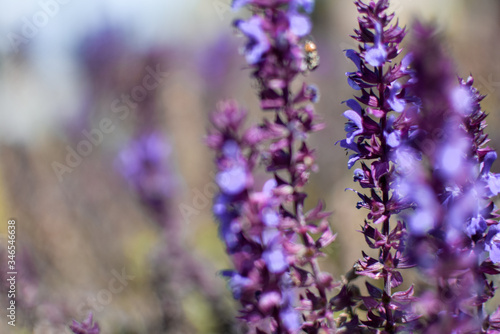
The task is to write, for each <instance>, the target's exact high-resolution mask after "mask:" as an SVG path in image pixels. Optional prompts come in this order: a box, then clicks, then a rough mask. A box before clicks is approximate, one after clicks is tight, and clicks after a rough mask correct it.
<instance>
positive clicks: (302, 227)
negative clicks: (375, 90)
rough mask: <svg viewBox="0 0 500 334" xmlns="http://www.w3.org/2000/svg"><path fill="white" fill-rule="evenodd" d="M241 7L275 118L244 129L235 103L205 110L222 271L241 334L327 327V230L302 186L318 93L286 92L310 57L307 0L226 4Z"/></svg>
mask: <svg viewBox="0 0 500 334" xmlns="http://www.w3.org/2000/svg"><path fill="white" fill-rule="evenodd" d="M244 5H246V6H247V7H248V8H249V9H250V10H251V12H252V16H251V17H250V18H249V19H248V20H237V21H236V22H235V26H236V27H237V28H238V29H239V30H240V31H241V32H242V33H243V34H244V35H245V36H246V37H247V39H248V42H247V44H246V47H245V55H246V60H247V62H248V64H249V65H250V66H251V69H252V77H253V78H254V79H255V80H256V81H257V83H258V90H259V91H258V93H259V97H260V101H261V108H262V109H263V110H266V111H271V112H273V114H272V115H273V116H274V117H273V118H274V119H273V120H272V121H270V120H268V119H264V120H263V122H262V123H261V124H259V125H256V126H251V127H249V128H248V129H247V130H246V131H245V132H244V133H243V129H242V124H243V120H244V115H245V113H244V112H243V111H242V110H240V109H238V107H237V106H236V104H235V103H234V102H226V103H222V104H221V105H220V107H219V110H218V111H217V112H216V113H215V114H214V116H213V124H214V125H215V128H216V130H215V131H214V132H213V133H211V134H210V135H209V137H208V138H207V142H208V144H209V146H210V147H211V148H213V149H214V150H215V151H216V152H217V160H216V161H217V169H218V174H217V177H216V181H217V184H218V185H219V187H220V190H221V193H220V195H219V197H218V198H217V200H216V202H215V205H214V213H215V215H216V217H217V218H218V220H219V222H220V231H221V237H222V238H223V240H224V241H225V244H226V247H227V251H228V253H229V254H230V255H231V257H232V260H233V263H234V265H235V270H234V271H228V272H225V274H226V275H227V276H229V277H230V280H229V285H230V287H231V288H232V290H233V294H234V297H235V298H237V299H239V300H240V302H241V304H242V309H241V310H240V312H241V317H242V318H243V319H244V320H246V323H247V324H248V327H249V332H251V333H297V332H298V331H299V330H300V329H302V330H304V331H305V332H307V333H322V332H323V333H329V332H331V331H332V330H333V312H332V310H331V309H330V307H329V304H328V300H327V292H328V291H329V290H331V289H332V288H333V287H334V283H333V279H332V277H331V275H329V274H328V273H325V272H321V270H320V268H319V265H318V262H317V258H318V257H320V256H323V255H324V254H323V253H322V252H321V249H322V248H324V247H327V246H328V245H329V244H330V243H331V242H333V241H334V239H335V235H334V234H333V233H332V231H331V230H330V227H329V224H328V222H327V221H326V220H325V219H326V217H327V216H328V215H329V213H326V212H324V211H323V205H322V204H321V203H320V204H318V205H317V206H316V207H315V208H314V209H313V210H311V211H309V212H304V209H303V207H304V201H305V198H306V197H307V195H306V193H305V192H304V191H303V187H304V186H305V184H306V183H307V182H308V180H309V176H310V173H311V172H313V171H316V170H317V166H316V164H315V162H314V161H315V157H314V150H312V149H310V148H309V146H308V144H307V139H308V137H309V134H310V133H312V132H315V131H318V130H320V129H322V128H323V125H322V124H321V123H318V121H317V116H316V115H315V113H314V108H313V106H312V104H311V103H314V102H316V101H317V100H318V92H317V89H316V88H315V87H314V86H312V85H308V84H306V83H303V84H302V85H301V86H300V87H301V88H300V89H298V90H297V91H295V92H294V91H293V90H292V82H293V81H294V79H296V77H297V76H298V75H299V74H302V73H306V72H308V71H309V70H312V69H313V68H314V67H315V66H313V64H312V63H311V62H312V60H314V61H316V62H317V58H315V59H312V58H314V57H313V55H314V54H309V55H308V54H307V52H306V51H305V50H304V45H305V43H306V42H307V40H306V36H307V35H308V34H309V33H310V30H311V23H310V20H309V18H308V16H307V14H308V13H310V12H311V11H312V9H313V5H314V1H303V0H302V1H298V0H295V1H294V0H276V1H257V0H254V1H235V2H234V4H233V7H234V8H236V9H238V8H240V7H242V6H244ZM309 43H312V42H310V41H309ZM312 48H313V46H312V44H311V45H310V46H309V49H310V51H311V52H313V51H315V50H311V49H312ZM314 56H316V55H314ZM258 164H262V165H264V166H266V171H267V172H268V173H270V174H271V177H270V179H268V180H267V181H266V182H262V183H264V185H263V190H262V191H255V190H254V189H255V184H257V183H258V181H259V180H258V179H256V177H255V175H254V174H255V173H252V172H254V169H255V167H256V166H257V165H258ZM318 234H320V235H321V237H320V238H317V237H316V238H313V235H318Z"/></svg>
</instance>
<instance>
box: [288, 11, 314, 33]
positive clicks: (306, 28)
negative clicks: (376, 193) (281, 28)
mask: <svg viewBox="0 0 500 334" xmlns="http://www.w3.org/2000/svg"><path fill="white" fill-rule="evenodd" d="M290 30H291V31H292V32H293V33H294V34H295V35H297V36H299V37H302V36H305V35H307V34H309V33H310V32H311V22H309V19H308V17H307V16H305V15H300V14H292V15H290Z"/></svg>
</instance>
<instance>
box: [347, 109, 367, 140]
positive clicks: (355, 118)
mask: <svg viewBox="0 0 500 334" xmlns="http://www.w3.org/2000/svg"><path fill="white" fill-rule="evenodd" d="M344 117H345V118H347V119H348V120H349V121H348V122H347V123H346V125H345V132H346V133H347V140H346V143H347V144H351V143H352V142H353V141H354V138H355V137H356V136H358V135H360V134H362V133H363V121H362V119H361V115H360V114H359V113H357V112H356V111H354V110H347V111H345V112H344Z"/></svg>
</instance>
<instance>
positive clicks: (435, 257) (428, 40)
mask: <svg viewBox="0 0 500 334" xmlns="http://www.w3.org/2000/svg"><path fill="white" fill-rule="evenodd" d="M414 30H415V32H416V33H417V38H416V41H415V42H414V47H413V52H412V54H413V61H412V67H413V69H414V79H415V80H414V82H413V84H412V85H411V88H410V90H411V91H412V92H414V93H415V95H417V96H419V98H420V101H421V105H420V106H419V113H415V114H413V115H412V117H411V118H412V120H411V122H413V123H414V124H415V125H416V126H417V128H418V131H416V133H415V135H414V136H412V138H409V139H407V140H406V141H405V142H404V145H402V146H401V148H400V149H401V150H402V151H404V152H405V154H404V155H401V154H400V152H399V151H398V152H396V156H397V163H399V164H400V165H407V166H409V165H411V168H408V169H401V175H400V179H399V181H398V183H399V190H400V192H401V194H402V195H403V196H405V200H407V201H409V202H412V204H413V205H414V206H415V211H414V212H407V213H405V215H406V216H407V220H408V231H409V233H410V239H409V247H408V249H409V250H410V255H411V257H412V259H413V260H414V261H415V263H416V264H417V266H418V267H419V269H420V270H422V272H423V273H424V274H426V277H427V279H428V280H429V289H428V290H427V291H426V293H424V294H423V295H422V296H421V298H420V299H419V301H418V302H417V303H416V304H415V305H414V307H415V308H417V309H420V310H421V311H423V312H421V313H420V316H421V318H420V319H419V322H420V324H421V326H422V328H423V332H424V333H436V332H443V333H444V332H449V333H487V332H488V333H489V332H490V331H489V328H494V327H490V324H489V320H488V319H489V317H488V316H487V315H486V314H485V309H484V303H485V302H486V301H487V300H488V299H490V298H491V297H492V296H493V293H494V288H493V283H492V282H491V281H489V279H488V278H487V276H486V274H498V273H499V272H500V271H498V269H499V268H498V266H497V265H496V264H495V262H496V261H498V260H500V258H498V257H496V254H497V249H496V240H494V239H495V238H496V235H497V230H496V229H497V228H496V225H497V224H498V222H497V219H498V214H497V212H496V211H497V209H496V207H495V206H494V204H493V202H492V200H491V197H492V196H494V195H496V194H498V191H496V189H495V187H494V186H493V189H495V190H493V191H491V188H490V187H489V182H488V181H489V178H492V179H494V180H496V178H497V176H496V175H494V174H492V173H490V172H489V168H490V167H491V164H492V163H493V161H494V160H495V158H496V153H495V152H494V151H493V150H492V149H491V148H489V147H487V146H485V145H486V143H487V142H488V140H487V135H485V134H484V132H483V130H484V128H485V126H486V125H485V123H484V118H485V117H486V114H485V113H484V112H483V111H481V108H480V104H479V103H480V101H481V100H482V99H483V98H484V97H483V96H481V95H480V94H479V93H478V92H477V90H475V88H473V86H472V84H473V79H472V77H469V78H468V79H467V80H460V81H459V83H457V82H455V77H454V74H453V67H452V64H451V61H450V60H449V59H448V58H447V57H446V56H445V54H444V51H443V48H442V46H441V44H440V41H439V40H438V39H437V38H435V37H434V31H433V30H432V29H429V28H427V27H423V26H421V25H417V26H416V27H415V29H414ZM408 152H409V154H406V153H408ZM493 183H495V181H493ZM489 226H490V227H489ZM488 227H489V228H488ZM485 252H489V255H490V256H489V258H487V256H485V255H483V254H484V253H485ZM491 326H493V325H491Z"/></svg>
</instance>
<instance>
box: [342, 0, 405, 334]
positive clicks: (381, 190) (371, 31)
mask: <svg viewBox="0 0 500 334" xmlns="http://www.w3.org/2000/svg"><path fill="white" fill-rule="evenodd" d="M355 4H356V6H357V9H358V12H359V14H360V17H359V19H358V21H359V29H357V30H355V35H354V36H352V37H353V38H354V39H355V40H356V41H358V42H359V43H360V45H359V50H358V51H356V50H346V56H347V57H348V58H349V59H350V60H351V61H352V62H353V63H354V65H355V66H356V71H355V72H349V73H346V75H347V77H348V83H349V85H350V86H351V87H352V88H353V89H355V90H357V91H360V96H355V99H350V100H348V101H345V103H346V105H347V106H348V107H349V108H350V109H349V110H347V111H346V112H344V117H346V118H347V119H348V122H347V123H346V126H345V131H346V139H343V140H341V141H340V145H341V146H342V147H343V148H345V149H347V150H351V151H353V152H354V154H352V155H351V156H350V157H349V161H348V167H349V168H352V167H353V166H354V165H355V163H356V162H357V161H361V168H358V169H356V170H355V171H354V181H355V182H358V183H359V184H360V186H361V187H362V188H365V189H369V190H370V191H369V193H368V194H363V193H358V195H359V197H360V198H361V201H360V202H358V205H357V207H358V208H365V209H368V210H369V213H368V216H367V220H365V224H364V226H363V228H362V233H363V234H364V235H365V239H366V242H367V244H368V246H369V247H370V248H372V249H378V250H379V256H378V257H377V258H374V257H371V256H368V255H366V254H365V253H364V252H363V258H362V259H360V260H359V261H358V262H357V263H356V264H355V266H354V269H353V272H352V275H351V276H352V277H351V278H352V279H354V278H355V277H357V276H358V275H361V276H366V277H368V278H372V279H376V280H378V279H381V280H383V282H384V283H383V286H384V288H383V289H382V290H381V289H378V288H376V287H375V286H373V285H371V284H369V283H368V282H367V283H366V285H367V288H368V292H369V296H366V297H365V296H358V295H351V294H349V293H348V291H354V290H353V289H354V288H353V287H352V286H351V285H350V282H349V280H348V281H347V282H346V284H347V285H345V286H344V288H343V289H342V291H341V292H340V293H339V294H338V295H337V296H336V297H335V298H333V299H332V304H333V305H334V306H335V309H336V310H341V309H342V307H344V308H346V307H347V309H346V311H347V312H348V313H347V315H346V316H345V317H340V318H339V319H338V326H339V327H340V328H345V330H352V329H353V328H359V327H367V328H368V329H370V330H372V331H379V330H384V331H386V332H388V333H394V332H397V331H399V330H402V329H407V328H410V327H409V324H410V323H411V322H412V320H413V317H412V315H411V314H409V313H408V312H407V311H408V310H407V308H406V307H405V305H407V304H408V303H409V302H410V301H411V296H412V293H413V289H412V288H410V289H409V290H407V291H406V292H403V293H401V292H393V291H392V289H393V288H396V287H398V286H399V285H401V283H402V282H403V277H402V275H401V273H400V271H399V269H404V268H408V267H411V266H412V264H411V263H410V262H409V261H408V259H407V257H406V256H405V235H406V226H405V223H404V222H403V221H397V222H395V223H394V222H393V225H392V227H391V224H390V223H391V218H392V217H393V215H394V214H397V213H399V212H400V211H401V210H403V209H405V208H407V207H408V206H407V204H406V203H404V202H403V201H402V200H401V198H400V196H399V195H398V193H397V191H395V190H394V189H393V188H392V185H393V181H394V167H391V164H392V163H393V161H392V160H391V155H392V152H394V150H395V149H397V147H398V146H399V145H400V142H401V139H402V138H405V137H406V136H408V133H409V131H410V129H409V124H407V123H406V122H405V119H406V115H407V113H409V112H411V111H410V108H409V102H411V101H412V98H410V97H407V96H406V84H405V83H404V82H403V81H404V80H408V79H409V72H408V69H407V68H406V64H403V63H406V62H405V61H404V60H403V61H402V62H401V63H399V64H398V63H395V62H394V59H395V58H396V57H397V56H398V55H399V53H400V52H401V48H400V43H401V42H402V40H403V38H404V37H405V35H406V30H405V29H403V28H400V27H399V26H398V24H397V23H395V24H393V23H391V21H392V19H393V18H394V14H388V13H387V9H388V7H389V2H388V1H387V0H380V1H376V2H374V1H371V2H370V3H369V4H365V3H364V2H362V1H356V2H355ZM398 80H401V81H398ZM360 103H361V104H360ZM407 104H408V105H407ZM362 105H364V106H363V107H362ZM370 162H371V164H370ZM377 225H381V229H378V228H377ZM391 228H392V230H391ZM356 289H357V288H356ZM402 296H404V298H403V297H402ZM403 299H404V302H402V300H403ZM360 301H361V302H362V304H363V307H364V308H365V309H367V310H368V314H367V319H366V320H360V319H359V315H358V314H357V313H356V309H357V308H358V307H359V302H360ZM358 326H359V327H358Z"/></svg>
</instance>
